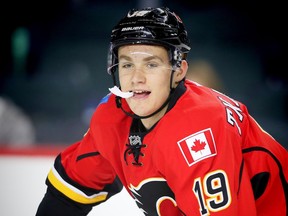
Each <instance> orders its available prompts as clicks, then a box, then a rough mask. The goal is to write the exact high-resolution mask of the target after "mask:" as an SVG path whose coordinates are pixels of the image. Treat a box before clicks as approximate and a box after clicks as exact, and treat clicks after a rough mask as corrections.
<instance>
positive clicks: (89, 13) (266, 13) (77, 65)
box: [0, 0, 288, 146]
mask: <svg viewBox="0 0 288 216" xmlns="http://www.w3.org/2000/svg"><path fill="white" fill-rule="evenodd" d="M189 2H192V1H187V0H177V1H172V0H169V1H124V0H122V1H121V0H120V1H116V0H114V1H113V0H110V1H106V2H102V1H96V0H94V1H93V0H86V1H85V0H73V1H72V0H57V1H56V0H50V1H35V0H26V1H20V0H11V1H4V2H3V1H2V2H1V3H0V13H1V21H0V22H1V23H0V24H1V30H0V31H1V34H0V96H1V95H2V96H5V97H9V98H11V99H12V100H13V101H14V102H15V103H16V104H17V105H18V106H19V107H21V108H22V109H23V110H24V111H25V113H26V114H27V115H29V116H30V118H31V119H32V121H33V124H34V125H35V128H36V143H35V144H36V145H42V144H47V143H48V144H70V143H71V142H75V141H77V140H79V139H81V137H82V136H83V134H84V133H85V131H86V129H87V127H88V124H89V118H90V116H91V113H92V111H93V109H94V108H95V107H96V106H97V104H98V102H99V100H100V99H101V98H102V97H103V96H104V95H106V94H107V93H108V87H112V79H111V77H110V76H109V75H108V74H107V73H106V66H107V65H106V60H107V48H108V43H109V38H110V32H111V29H112V28H113V26H114V25H115V24H116V23H117V22H118V21H119V19H120V18H121V17H123V16H124V15H125V14H126V12H127V11H128V10H129V9H131V8H137V7H142V6H147V5H151V6H155V5H156V6H168V7H170V8H171V9H172V10H173V11H175V12H176V13H178V14H179V15H180V17H181V18H182V20H183V21H184V23H185V24H186V28H187V30H188V33H189V37H190V40H191V45H192V50H191V52H190V55H189V59H191V60H193V59H205V60H207V61H209V62H210V63H211V64H212V65H213V66H214V67H215V69H216V71H217V72H218V74H219V76H220V78H221V80H222V81H223V83H224V85H225V92H224V93H225V94H228V95H229V96H231V97H233V98H235V99H237V100H239V101H241V102H243V103H245V104H246V105H247V107H248V109H249V110H250V113H251V114H252V115H253V116H254V117H255V118H256V120H257V121H258V122H259V123H260V124H261V125H262V127H263V128H264V129H265V130H267V131H268V132H269V133H270V134H271V135H273V136H274V137H275V138H276V139H277V140H278V141H280V142H281V143H282V144H283V145H284V146H288V136H287V132H288V121H287V119H288V88H287V82H288V78H287V76H288V70H287V60H288V59H287V54H286V53H287V38H288V37H287V30H286V29H287V11H286V7H284V3H281V2H280V1H273V2H271V1H270V2H267V3H265V2H261V3H259V2H258V1H233V3H231V2H230V1H229V2H228V1H227V2H226V1H201V3H198V1H197V3H195V2H193V3H189Z"/></svg>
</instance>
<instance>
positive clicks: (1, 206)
mask: <svg viewBox="0 0 288 216" xmlns="http://www.w3.org/2000/svg"><path fill="white" fill-rule="evenodd" d="M53 159H54V157H52V156H25V155H20V156H19V155H1V152H0V172H1V178H0V215H1V216H19V215H21V216H35V213H36V210H37V207H38V204H39V202H40V200H41V199H42V197H43V195H44V193H45V190H46V185H45V179H46V176H47V173H48V171H49V169H50V168H51V166H52V165H53ZM116 215H119V216H123V215H125V216H143V215H144V214H142V212H141V211H140V210H139V209H138V207H137V206H136V204H135V202H134V200H133V199H132V198H131V197H130V196H129V195H128V192H127V191H126V190H125V189H123V190H122V191H121V192H120V193H119V194H117V195H115V196H114V197H111V198H110V199H109V200H108V201H107V202H105V203H102V204H100V205H99V206H97V207H94V209H93V210H92V211H91V212H90V213H89V216H116Z"/></svg>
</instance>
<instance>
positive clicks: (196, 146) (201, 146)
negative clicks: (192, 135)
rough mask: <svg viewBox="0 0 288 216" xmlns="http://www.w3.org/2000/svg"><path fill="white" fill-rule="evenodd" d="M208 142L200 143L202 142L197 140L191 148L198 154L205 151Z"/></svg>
mask: <svg viewBox="0 0 288 216" xmlns="http://www.w3.org/2000/svg"><path fill="white" fill-rule="evenodd" d="M205 145H206V142H200V140H198V139H196V140H195V141H194V145H193V146H192V147H191V150H192V151H195V152H198V151H201V150H204V149H205Z"/></svg>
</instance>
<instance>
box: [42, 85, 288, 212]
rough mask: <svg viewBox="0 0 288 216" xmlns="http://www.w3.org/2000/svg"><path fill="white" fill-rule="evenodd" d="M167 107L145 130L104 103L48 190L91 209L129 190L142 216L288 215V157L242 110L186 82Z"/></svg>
mask: <svg viewBox="0 0 288 216" xmlns="http://www.w3.org/2000/svg"><path fill="white" fill-rule="evenodd" d="M175 95H176V96H175ZM173 100H174V102H173ZM122 103H123V104H122V106H123V108H124V109H125V110H127V111H129V107H128V105H127V103H126V102H125V100H122ZM169 106H170V107H169V110H168V112H167V113H166V114H165V115H164V117H163V118H162V119H161V120H160V121H159V122H158V123H157V124H156V125H155V126H154V127H153V128H151V129H150V130H148V131H145V130H141V126H139V121H136V120H133V119H132V118H131V117H129V116H127V115H126V114H124V113H123V112H122V111H121V109H119V108H117V107H116V104H115V96H114V95H111V94H109V95H107V96H106V97H104V98H103V99H102V101H101V102H100V104H99V105H98V107H97V109H96V111H95V113H94V115H93V118H92V120H91V125H90V128H89V130H88V132H87V133H86V134H85V136H84V137H83V140H81V141H80V142H77V143H75V144H74V145H72V146H70V147H69V148H67V149H66V150H65V151H63V152H62V153H61V154H60V155H59V156H58V157H57V158H56V160H55V164H54V167H53V169H52V170H51V171H50V173H49V174H48V178H47V185H48V189H50V191H53V194H54V195H55V196H54V197H57V196H58V197H65V199H66V201H67V200H68V201H67V202H71V203H77V205H86V206H93V205H97V204H99V203H101V202H103V201H105V200H107V199H108V198H109V197H110V196H112V195H113V194H115V193H117V192H119V191H120V190H121V184H123V186H124V187H125V188H126V189H127V190H128V192H129V193H130V194H131V197H132V198H134V199H135V201H136V203H137V205H138V206H139V208H140V209H141V210H142V211H143V214H144V215H161V216H178V215H187V216H196V215H202V216H203V215H221V216H231V215H233V216H236V215H241V216H242V215H245V216H256V215H258V216H259V215H261V216H264V215H273V216H283V215H287V199H288V197H287V182H288V154H287V150H286V149H285V148H284V147H282V146H281V145H280V144H279V143H277V142H276V141H275V140H274V139H273V138H272V137H271V136H270V135H269V134H268V133H266V132H265V131H264V130H263V129H262V128H261V127H260V126H259V125H258V124H257V122H256V121H255V120H254V119H253V118H252V117H251V116H250V115H249V114H248V111H247V109H246V107H245V106H244V105H243V104H242V103H240V102H238V101H235V100H233V99H231V98H229V97H227V96H225V95H223V94H221V93H219V92H216V91H214V90H212V89H209V88H206V87H204V86H200V85H198V84H196V83H194V82H190V81H185V83H182V84H180V86H178V87H177V89H176V91H175V93H174V99H172V102H171V103H170V105H169ZM137 125H138V126H137ZM139 128H140V129H139ZM118 180H120V182H121V184H119V181H118ZM55 199H56V198H55ZM41 205H42V207H43V206H44V205H45V198H44V199H43V201H42V204H41ZM88 211H89V210H88ZM39 212H40V210H39ZM38 215H42V214H41V213H38ZM43 215H44V214H43ZM75 215H77V214H75ZM79 215H80V214H79Z"/></svg>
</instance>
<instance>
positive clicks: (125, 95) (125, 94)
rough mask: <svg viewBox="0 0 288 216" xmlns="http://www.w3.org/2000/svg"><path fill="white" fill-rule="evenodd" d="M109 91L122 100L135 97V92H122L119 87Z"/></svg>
mask: <svg viewBox="0 0 288 216" xmlns="http://www.w3.org/2000/svg"><path fill="white" fill-rule="evenodd" d="M109 91H110V92H111V93H112V94H114V95H116V96H119V97H121V98H130V97H132V96H133V92H122V91H121V90H120V89H119V88H118V87H117V86H114V87H113V88H109Z"/></svg>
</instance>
